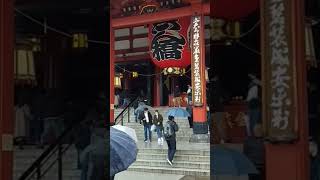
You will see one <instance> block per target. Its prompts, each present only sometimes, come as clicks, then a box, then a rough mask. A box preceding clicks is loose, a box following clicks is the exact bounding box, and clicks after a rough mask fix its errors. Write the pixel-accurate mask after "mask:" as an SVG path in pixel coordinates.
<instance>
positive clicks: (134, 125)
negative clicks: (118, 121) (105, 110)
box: [123, 123, 191, 129]
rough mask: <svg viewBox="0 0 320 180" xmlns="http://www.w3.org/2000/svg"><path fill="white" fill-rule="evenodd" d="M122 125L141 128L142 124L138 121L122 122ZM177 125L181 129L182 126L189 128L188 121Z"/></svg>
mask: <svg viewBox="0 0 320 180" xmlns="http://www.w3.org/2000/svg"><path fill="white" fill-rule="evenodd" d="M123 125H124V126H127V127H130V128H133V129H140V128H143V125H142V124H139V123H124V124H123ZM178 126H179V129H181V128H183V129H191V128H190V126H189V123H183V124H178Z"/></svg>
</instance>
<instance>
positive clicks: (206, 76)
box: [204, 67, 210, 83]
mask: <svg viewBox="0 0 320 180" xmlns="http://www.w3.org/2000/svg"><path fill="white" fill-rule="evenodd" d="M209 69H210V68H208V67H207V68H206V70H205V72H204V74H205V79H206V82H207V83H209V72H208V71H209Z"/></svg>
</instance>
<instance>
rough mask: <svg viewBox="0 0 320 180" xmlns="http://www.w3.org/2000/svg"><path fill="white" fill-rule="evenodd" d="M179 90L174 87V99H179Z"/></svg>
mask: <svg viewBox="0 0 320 180" xmlns="http://www.w3.org/2000/svg"><path fill="white" fill-rule="evenodd" d="M180 94H181V93H180V88H179V87H175V88H174V92H173V96H174V97H180Z"/></svg>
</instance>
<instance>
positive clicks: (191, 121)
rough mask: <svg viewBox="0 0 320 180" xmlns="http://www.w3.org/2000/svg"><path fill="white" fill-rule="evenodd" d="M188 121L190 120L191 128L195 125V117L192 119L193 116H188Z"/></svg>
mask: <svg viewBox="0 0 320 180" xmlns="http://www.w3.org/2000/svg"><path fill="white" fill-rule="evenodd" d="M188 121H189V126H190V128H192V127H193V119H192V117H190V116H188Z"/></svg>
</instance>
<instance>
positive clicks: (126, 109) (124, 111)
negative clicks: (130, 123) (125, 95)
mask: <svg viewBox="0 0 320 180" xmlns="http://www.w3.org/2000/svg"><path fill="white" fill-rule="evenodd" d="M138 99H139V97H138V96H137V97H135V98H134V100H133V101H131V102H130V103H129V104H128V105H127V106H126V107H125V108H124V109H123V110H122V111H121V112H120V114H118V116H117V117H116V118H115V120H114V124H115V125H116V124H119V122H121V125H123V117H124V116H125V115H127V114H128V119H129V117H130V107H131V106H132V105H133V104H134V103H135V102H136V101H137V100H138ZM125 113H126V114H125Z"/></svg>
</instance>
